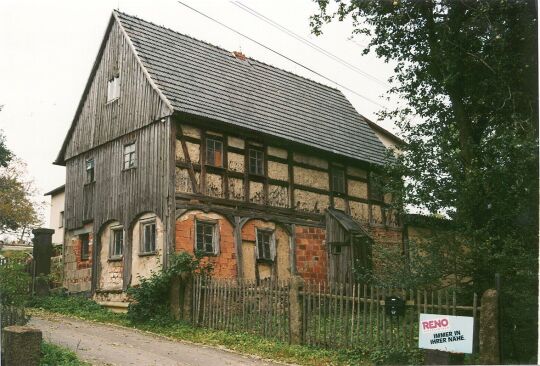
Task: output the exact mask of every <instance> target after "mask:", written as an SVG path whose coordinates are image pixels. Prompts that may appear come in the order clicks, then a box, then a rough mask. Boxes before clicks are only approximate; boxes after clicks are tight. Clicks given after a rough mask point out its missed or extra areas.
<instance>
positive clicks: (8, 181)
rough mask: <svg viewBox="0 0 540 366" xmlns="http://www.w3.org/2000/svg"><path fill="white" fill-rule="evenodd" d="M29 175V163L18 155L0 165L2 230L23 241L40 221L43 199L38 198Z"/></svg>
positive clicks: (0, 215)
mask: <svg viewBox="0 0 540 366" xmlns="http://www.w3.org/2000/svg"><path fill="white" fill-rule="evenodd" d="M26 176H27V174H26V165H25V164H24V162H23V161H22V160H20V159H17V158H12V160H11V162H10V164H9V165H8V166H7V167H5V168H0V234H12V235H17V236H18V238H19V240H20V241H22V240H23V239H24V238H27V237H28V236H29V234H30V230H29V229H30V228H32V227H36V226H38V225H39V224H40V223H41V220H40V217H39V211H40V209H41V208H42V203H41V202H38V201H37V200H36V199H35V197H36V193H37V192H36V189H35V187H34V184H33V182H32V181H31V180H30V179H28V178H26Z"/></svg>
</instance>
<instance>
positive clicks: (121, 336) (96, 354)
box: [30, 316, 278, 366]
mask: <svg viewBox="0 0 540 366" xmlns="http://www.w3.org/2000/svg"><path fill="white" fill-rule="evenodd" d="M30 325H31V326H34V327H36V328H39V329H41V330H42V331H43V337H44V339H45V340H46V341H48V342H51V343H54V344H57V345H60V346H64V347H67V348H70V349H71V350H73V351H75V352H76V353H77V355H78V356H79V358H81V359H83V360H85V361H87V362H90V363H92V364H93V365H114V366H124V365H137V366H146V365H148V366H153V365H159V366H169V365H171V366H173V365H174V366H180V365H181V366H184V365H186V366H187V365H200V366H214V365H253V366H273V365H274V366H275V365H278V364H277V363H272V362H268V361H263V360H260V359H256V358H253V357H249V356H243V355H239V354H236V353H232V352H228V351H225V350H221V349H216V348H211V347H205V346H200V345H194V344H190V343H183V342H176V341H171V340H168V339H166V338H162V337H158V336H153V335H150V334H146V333H143V332H139V331H137V330H132V329H127V328H122V327H115V326H108V325H103V324H96V323H91V322H86V321H82V320H76V319H71V318H64V317H55V318H50V319H49V318H47V319H45V318H40V317H36V316H33V317H32V320H31V321H30Z"/></svg>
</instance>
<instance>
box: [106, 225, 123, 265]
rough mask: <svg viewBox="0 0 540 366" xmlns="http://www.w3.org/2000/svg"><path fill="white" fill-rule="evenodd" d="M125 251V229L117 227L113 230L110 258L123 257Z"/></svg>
mask: <svg viewBox="0 0 540 366" xmlns="http://www.w3.org/2000/svg"><path fill="white" fill-rule="evenodd" d="M123 250H124V229H123V228H121V227H115V228H113V229H111V246H110V249H109V257H110V258H112V259H115V258H120V257H122V253H123Z"/></svg>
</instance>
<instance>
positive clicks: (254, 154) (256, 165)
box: [248, 149, 264, 175]
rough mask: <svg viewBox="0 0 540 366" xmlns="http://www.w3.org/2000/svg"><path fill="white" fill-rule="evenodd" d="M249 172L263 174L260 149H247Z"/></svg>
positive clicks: (262, 156) (262, 157) (262, 158)
mask: <svg viewBox="0 0 540 366" xmlns="http://www.w3.org/2000/svg"><path fill="white" fill-rule="evenodd" d="M248 158H249V172H250V174H258V175H264V153H263V152H262V151H261V150H256V149H249V156H248Z"/></svg>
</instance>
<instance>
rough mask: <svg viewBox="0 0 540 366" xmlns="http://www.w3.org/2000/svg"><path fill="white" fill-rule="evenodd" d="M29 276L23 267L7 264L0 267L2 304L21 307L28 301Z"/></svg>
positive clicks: (17, 264) (16, 264)
mask: <svg viewBox="0 0 540 366" xmlns="http://www.w3.org/2000/svg"><path fill="white" fill-rule="evenodd" d="M30 280H31V278H30V275H29V274H28V273H27V272H26V268H25V265H23V264H19V263H9V264H6V265H3V266H0V296H2V304H4V305H13V306H22V305H24V304H25V302H26V301H27V300H28V295H29V289H30Z"/></svg>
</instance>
